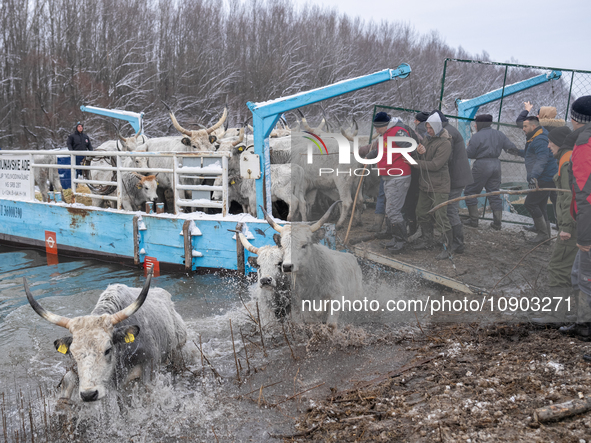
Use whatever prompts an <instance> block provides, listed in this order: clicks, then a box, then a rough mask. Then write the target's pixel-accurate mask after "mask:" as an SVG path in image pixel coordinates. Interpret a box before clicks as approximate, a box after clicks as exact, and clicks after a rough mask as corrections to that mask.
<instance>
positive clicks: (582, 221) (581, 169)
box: [560, 95, 591, 361]
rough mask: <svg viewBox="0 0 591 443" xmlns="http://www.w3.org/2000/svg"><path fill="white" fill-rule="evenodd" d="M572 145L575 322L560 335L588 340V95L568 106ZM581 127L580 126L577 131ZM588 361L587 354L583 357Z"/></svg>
mask: <svg viewBox="0 0 591 443" xmlns="http://www.w3.org/2000/svg"><path fill="white" fill-rule="evenodd" d="M571 119H572V122H573V127H574V128H575V131H574V132H577V131H578V130H579V129H582V130H581V131H580V132H579V134H578V137H577V140H576V142H575V147H574V149H573V153H572V156H571V168H570V171H569V176H570V186H571V189H572V191H573V202H572V204H571V214H572V215H573V217H576V221H577V247H578V248H579V251H578V252H577V256H576V258H575V262H574V264H573V269H572V274H571V282H572V285H573V288H574V290H575V291H578V300H577V322H576V323H575V324H574V325H571V326H566V327H563V328H560V331H561V332H564V333H566V334H569V335H576V336H577V337H579V338H581V339H582V340H584V341H591V96H589V95H587V96H584V97H580V98H578V99H577V100H575V102H574V103H573V105H572V107H571ZM581 125H584V126H582V128H581ZM584 358H585V359H586V360H589V361H591V355H585V356H584Z"/></svg>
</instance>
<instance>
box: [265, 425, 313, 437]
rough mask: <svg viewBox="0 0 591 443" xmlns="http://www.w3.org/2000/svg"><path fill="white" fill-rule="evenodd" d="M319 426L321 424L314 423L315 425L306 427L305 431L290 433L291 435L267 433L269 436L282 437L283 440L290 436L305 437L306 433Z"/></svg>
mask: <svg viewBox="0 0 591 443" xmlns="http://www.w3.org/2000/svg"><path fill="white" fill-rule="evenodd" d="M321 426H322V424H316V425H314V426H312V427H311V428H310V429H307V430H306V431H302V432H296V433H295V434H291V435H287V434H271V433H269V437H271V438H277V439H283V440H285V439H290V438H292V439H293V438H295V437H305V436H306V435H308V434H311V433H312V432H314V431H315V430H316V429H318V428H320V427H321Z"/></svg>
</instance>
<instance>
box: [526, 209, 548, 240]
mask: <svg viewBox="0 0 591 443" xmlns="http://www.w3.org/2000/svg"><path fill="white" fill-rule="evenodd" d="M534 225H535V227H536V229H537V233H538V235H536V236H535V237H533V238H528V239H527V242H528V243H542V242H543V241H546V240H548V239H549V238H550V236H549V235H548V225H547V224H546V219H545V218H544V216H543V215H541V216H539V217H536V218H534Z"/></svg>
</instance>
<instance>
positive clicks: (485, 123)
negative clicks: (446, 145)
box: [464, 114, 517, 230]
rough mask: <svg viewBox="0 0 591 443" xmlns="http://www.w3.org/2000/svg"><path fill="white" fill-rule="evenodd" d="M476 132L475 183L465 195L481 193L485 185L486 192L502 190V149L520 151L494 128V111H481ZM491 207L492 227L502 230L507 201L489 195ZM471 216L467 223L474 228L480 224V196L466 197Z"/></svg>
mask: <svg viewBox="0 0 591 443" xmlns="http://www.w3.org/2000/svg"><path fill="white" fill-rule="evenodd" d="M475 121H476V131H477V132H476V134H474V135H473V136H472V138H471V139H470V141H469V142H468V149H467V155H468V158H471V159H474V160H475V161H474V163H473V164H472V177H473V178H474V183H472V184H469V185H468V186H466V189H465V190H464V195H475V194H476V195H479V194H480V192H481V191H482V188H484V189H486V192H495V191H499V190H500V188H501V161H500V160H499V156H500V155H501V152H502V151H507V152H508V151H509V150H513V151H517V147H516V146H515V145H514V144H513V143H512V142H511V140H509V138H508V137H507V136H506V135H505V134H503V133H502V132H501V131H498V130H496V129H493V128H491V125H492V121H493V117H492V115H490V114H480V115H477V116H476V118H475ZM489 201H490V207H491V209H492V211H493V222H492V223H491V224H490V226H491V228H493V229H496V230H499V229H501V221H502V220H503V201H502V200H501V197H500V196H498V195H495V196H492V197H489ZM466 206H467V207H468V213H469V214H470V218H469V219H467V220H466V221H465V222H464V223H465V224H466V225H467V226H472V227H473V228H476V227H478V199H476V198H473V199H469V200H466Z"/></svg>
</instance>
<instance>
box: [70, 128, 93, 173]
mask: <svg viewBox="0 0 591 443" xmlns="http://www.w3.org/2000/svg"><path fill="white" fill-rule="evenodd" d="M68 150H69V151H92V144H91V143H90V137H88V135H86V134H85V133H84V127H83V126H82V123H81V122H78V123H76V130H75V131H74V132H73V133H72V134H70V136H69V137H68ZM83 160H84V157H82V156H80V157H76V165H78V166H80V165H81V164H82V161H83ZM81 173H82V171H79V170H76V176H78V175H79V174H81Z"/></svg>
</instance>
